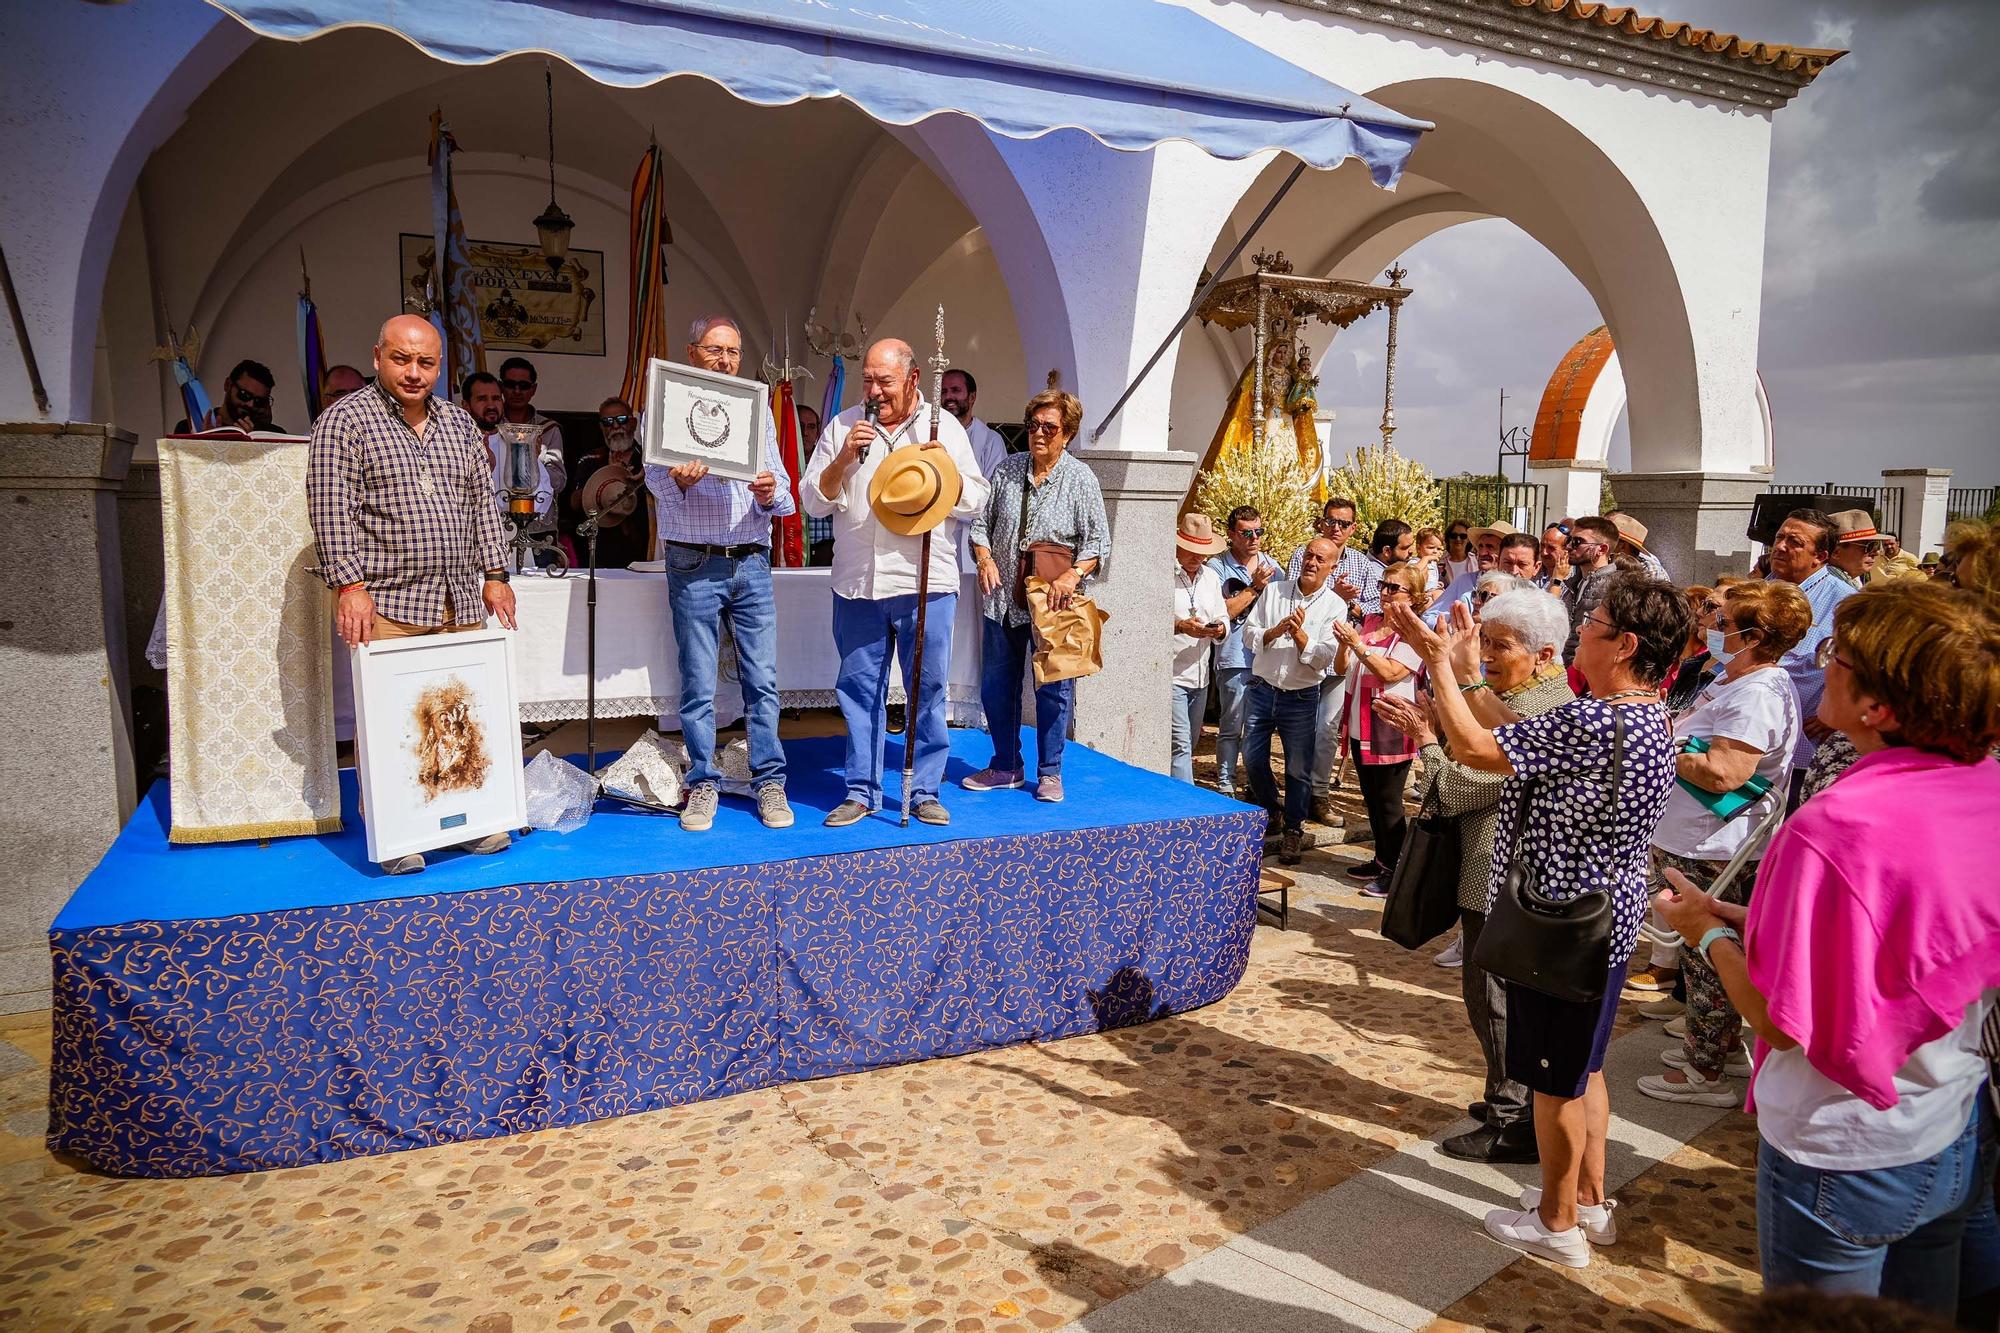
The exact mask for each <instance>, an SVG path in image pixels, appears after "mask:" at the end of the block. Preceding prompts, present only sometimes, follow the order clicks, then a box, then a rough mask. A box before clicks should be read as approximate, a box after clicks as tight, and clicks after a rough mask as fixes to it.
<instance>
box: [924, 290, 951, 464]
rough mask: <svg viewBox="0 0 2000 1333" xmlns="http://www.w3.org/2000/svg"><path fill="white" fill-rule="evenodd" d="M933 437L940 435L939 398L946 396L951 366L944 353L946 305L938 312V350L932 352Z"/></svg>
mask: <svg viewBox="0 0 2000 1333" xmlns="http://www.w3.org/2000/svg"><path fill="white" fill-rule="evenodd" d="M929 365H930V368H931V439H932V440H933V441H935V440H936V439H937V437H938V399H940V398H941V397H943V396H944V373H945V371H947V370H949V369H950V368H951V358H950V357H948V356H946V355H945V354H944V306H943V305H939V306H938V312H937V350H936V351H935V352H933V353H931V359H930V362H929Z"/></svg>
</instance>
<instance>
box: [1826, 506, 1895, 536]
mask: <svg viewBox="0 0 2000 1333" xmlns="http://www.w3.org/2000/svg"><path fill="white" fill-rule="evenodd" d="M1827 517H1828V518H1830V519H1832V520H1833V530H1834V531H1835V532H1837V533H1839V534H1840V536H1839V538H1838V540H1839V541H1840V542H1841V543H1842V544H1845V543H1847V542H1878V541H1881V540H1882V534H1881V533H1879V532H1877V531H1875V517H1874V515H1872V514H1870V513H1869V512H1868V511H1867V510H1866V509H1843V510H1841V511H1840V512H1839V513H1838V514H1828V515H1827Z"/></svg>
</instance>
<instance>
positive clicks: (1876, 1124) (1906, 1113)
mask: <svg viewBox="0 0 2000 1333" xmlns="http://www.w3.org/2000/svg"><path fill="white" fill-rule="evenodd" d="M1750 947H1751V948H1753V949H1754V948H1756V947H1757V946H1756V943H1755V941H1752V942H1751V945H1750ZM1857 981H1858V979H1857ZM1996 998H2000V990H1989V991H1987V992H1986V994H1985V995H1983V996H1981V997H1980V999H1979V1000H1978V1001H1976V1002H1975V1003H1973V1004H1971V1005H1969V1006H1967V1008H1966V1011H1965V1019H1964V1021H1963V1022H1961V1023H1960V1024H1959V1025H1958V1026H1957V1027H1956V1028H1955V1029H1953V1030H1952V1031H1951V1032H1948V1033H1946V1034H1945V1035H1944V1036H1942V1037H1939V1038H1938V1039H1937V1040H1936V1041H1933V1042H1928V1043H1926V1044H1925V1045H1922V1046H1919V1047H1917V1049H1916V1050H1915V1051H1913V1052H1911V1054H1910V1058H1909V1059H1908V1060H1907V1061H1905V1062H1904V1064H1903V1067H1902V1068H1901V1069H1899V1070H1897V1071H1896V1104H1895V1105H1894V1106H1892V1107H1890V1108H1889V1109H1888V1110H1886V1111H1878V1110H1876V1109H1875V1108H1874V1107H1872V1106H1870V1105H1869V1104H1868V1103H1867V1102H1864V1101H1862V1100H1861V1099H1860V1098H1859V1097H1857V1096H1855V1095H1854V1094H1853V1093H1851V1092H1849V1091H1848V1090H1847V1089H1846V1088H1843V1087H1841V1086H1840V1085H1839V1084H1838V1083H1835V1082H1834V1081H1833V1080H1832V1079H1830V1078H1828V1077H1827V1076H1826V1075H1824V1074H1822V1073H1820V1072H1819V1071H1818V1070H1817V1069H1814V1068H1813V1067H1812V1064H1811V1063H1810V1062H1809V1061H1808V1060H1807V1059H1806V1053H1805V1051H1804V1049H1803V1048H1800V1047H1794V1048H1793V1049H1791V1050H1789V1051H1772V1052H1771V1053H1770V1054H1769V1055H1767V1056H1765V1057H1764V1061H1763V1063H1762V1064H1760V1065H1759V1066H1758V1067H1757V1082H1756V1093H1757V1132H1758V1133H1759V1134H1760V1135H1762V1136H1763V1138H1764V1141H1765V1142H1766V1143H1768V1144H1770V1145H1771V1146H1772V1147H1773V1148H1776V1149H1777V1150H1778V1151H1779V1152H1781V1153H1783V1154H1784V1155H1785V1156H1787V1157H1789V1158H1791V1159H1792V1160H1793V1161H1794V1162H1797V1163H1798V1164H1799V1165H1800V1166H1808V1167H1812V1168H1814V1169H1816V1170H1820V1171H1882V1170H1887V1169H1888V1168H1890V1167H1895V1166H1908V1165H1909V1164H1910V1163H1912V1162H1921V1161H1923V1160H1924V1159H1925V1158H1926V1157H1935V1156H1937V1155H1938V1154H1939V1153H1941V1152H1943V1151H1944V1150H1945V1149H1946V1148H1948V1147H1950V1146H1951V1143H1952V1140H1954V1139H1956V1138H1957V1137H1958V1136H1959V1135H1960V1134H1961V1133H1963V1132H1964V1130H1965V1123H1966V1121H1968V1120H1970V1119H1971V1118H1972V1099H1973V1098H1975V1097H1977V1096H1979V1095H1980V1091H1981V1089H1982V1088H1983V1087H1984V1086H1985V1083H1986V1059H1985V1057H1984V1056H1982V1055H1980V1053H1979V1026H1980V1024H1981V1023H1983V1022H1985V1021H1986V1014H1987V1012H1988V1011H1989V1010H1991V1009H1992V1008H1993V1005H1994V1001H1995V1000H1996Z"/></svg>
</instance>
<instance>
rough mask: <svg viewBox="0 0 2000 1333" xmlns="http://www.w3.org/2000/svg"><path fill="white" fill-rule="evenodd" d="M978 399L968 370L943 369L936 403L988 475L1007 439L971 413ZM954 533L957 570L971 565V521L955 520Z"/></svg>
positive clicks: (1004, 452) (1003, 453) (976, 385)
mask: <svg viewBox="0 0 2000 1333" xmlns="http://www.w3.org/2000/svg"><path fill="white" fill-rule="evenodd" d="M978 401H979V381H978V380H976V379H974V378H972V372H971V371H969V370H947V371H946V372H945V373H944V380H943V383H942V384H941V385H940V386H939V388H938V406H939V407H942V408H943V409H944V410H945V411H947V412H949V413H951V415H952V416H953V418H954V419H956V420H957V422H958V424H959V425H961V426H963V427H965V438H966V440H967V442H968V443H970V444H971V445H972V456H973V458H975V459H977V460H978V462H979V475H980V476H982V477H990V476H992V475H993V469H994V468H996V467H999V466H1000V460H1001V459H1003V458H1005V457H1006V456H1007V441H1006V440H1005V439H1004V438H1002V437H1001V434H1000V432H999V431H997V430H995V429H993V427H991V426H989V425H987V424H986V423H985V422H984V421H981V420H980V419H979V418H978V417H976V416H974V415H972V408H973V405H974V404H975V403H977V402H978ZM953 526H955V527H957V528H958V530H959V533H958V557H959V558H958V564H959V568H961V569H971V568H972V541H971V536H972V524H971V523H970V522H964V523H956V524H954V525H953Z"/></svg>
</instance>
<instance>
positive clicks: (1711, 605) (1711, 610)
mask: <svg viewBox="0 0 2000 1333" xmlns="http://www.w3.org/2000/svg"><path fill="white" fill-rule="evenodd" d="M1721 609H1722V603H1721V602H1703V603H1702V604H1701V613H1702V614H1703V615H1705V616H1712V615H1714V614H1715V613H1716V612H1717V611H1720V610H1721Z"/></svg>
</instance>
